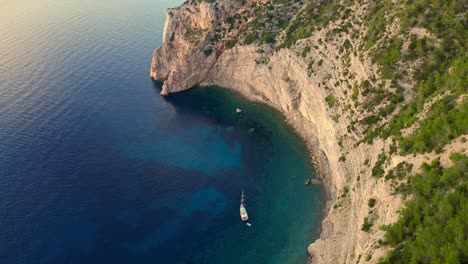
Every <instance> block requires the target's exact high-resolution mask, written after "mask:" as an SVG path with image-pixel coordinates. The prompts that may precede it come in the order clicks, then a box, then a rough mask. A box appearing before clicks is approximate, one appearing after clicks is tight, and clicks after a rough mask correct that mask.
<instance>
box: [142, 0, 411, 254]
mask: <svg viewBox="0 0 468 264" xmlns="http://www.w3.org/2000/svg"><path fill="white" fill-rule="evenodd" d="M255 2H261V3H263V2H265V3H266V2H267V1H255V0H248V1H229V0H218V1H214V2H212V1H209V2H203V1H202V2H199V1H190V2H187V3H185V4H183V5H182V6H181V7H179V8H176V9H170V10H168V11H167V20H166V24H165V27H164V37H163V44H162V46H161V47H160V48H159V49H156V51H155V52H154V54H153V61H152V65H151V77H152V78H154V79H156V80H161V81H164V85H163V89H162V91H161V94H163V95H164V94H168V93H174V92H178V91H183V90H186V89H189V88H191V87H193V86H195V85H199V86H212V85H215V86H220V87H225V88H228V89H232V90H235V91H237V92H239V93H241V94H242V95H244V96H245V97H246V98H248V99H250V100H252V101H256V102H261V103H265V104H268V105H270V106H272V107H274V108H276V109H278V110H280V111H281V112H282V113H283V114H284V116H285V117H286V120H287V122H288V123H289V124H291V125H292V126H293V127H294V128H295V129H296V131H297V132H298V133H299V134H300V135H301V136H302V137H303V138H304V139H305V141H306V142H308V144H309V145H310V149H311V152H312V154H313V156H312V161H313V162H314V163H315V167H316V168H317V169H318V170H319V174H320V176H321V180H322V182H323V183H324V185H325V187H326V189H327V194H328V201H327V206H326V210H325V212H324V216H325V217H324V220H323V225H322V230H321V234H320V238H319V239H317V240H316V241H314V242H313V243H312V244H310V245H309V246H308V252H309V253H310V255H311V257H312V258H311V260H312V261H313V262H316V263H364V262H365V263H373V262H376V261H377V260H378V259H379V257H381V256H383V254H385V252H386V250H387V248H385V247H384V246H382V245H380V244H379V242H378V241H379V240H380V239H382V238H383V231H380V229H379V227H380V226H382V225H386V224H390V223H393V222H395V221H396V220H397V218H398V213H397V212H398V210H399V209H400V208H401V205H402V199H401V197H399V196H395V195H392V188H391V186H390V185H389V184H388V183H387V182H385V180H384V179H376V178H374V177H372V172H371V171H372V165H373V164H375V163H376V162H377V160H378V155H379V154H380V153H382V151H385V152H388V151H389V148H390V145H391V142H390V141H384V140H381V139H378V140H374V142H373V144H370V145H369V144H365V143H362V144H357V143H358V142H359V141H360V140H361V139H362V137H363V133H362V132H363V131H362V130H363V129H362V128H361V129H359V128H357V129H351V127H352V126H354V123H353V120H356V118H359V117H356V115H357V113H359V111H357V109H356V105H358V104H356V103H355V102H354V103H353V102H352V101H350V95H349V94H350V93H351V91H350V87H351V84H352V83H353V82H354V83H362V82H364V81H366V80H371V79H376V78H377V81H378V76H379V74H378V70H377V67H376V66H375V65H374V64H372V63H371V61H370V59H369V58H368V57H367V56H366V55H365V54H360V55H358V54H356V53H353V52H348V53H346V54H344V53H345V52H344V51H343V49H345V48H346V47H343V43H346V42H347V41H348V43H349V45H350V46H354V47H356V46H358V45H360V44H362V35H359V34H358V36H357V37H356V36H351V33H349V34H348V33H346V32H341V33H340V34H335V33H334V32H335V31H334V30H335V29H336V28H337V27H338V26H340V25H343V24H344V21H342V20H341V19H338V20H337V21H333V23H330V24H328V25H327V26H325V27H322V28H319V29H317V30H315V31H314V32H313V33H312V35H311V36H310V37H308V38H306V39H302V40H299V41H298V42H297V43H296V44H294V45H292V46H291V47H289V48H282V49H279V48H275V47H273V46H272V45H266V44H263V45H261V44H250V45H240V44H239V43H237V44H236V41H237V38H238V36H239V34H241V31H242V28H243V26H244V25H245V24H246V23H248V22H249V21H252V20H254V19H255V17H253V16H251V17H248V16H247V15H246V14H249V12H246V11H248V9H249V8H252V7H253V6H254V5H253V3H255ZM296 4H300V3H296ZM365 8H366V6H365V3H361V4H355V5H353V6H352V7H350V9H351V11H350V12H351V13H354V14H356V17H355V18H354V20H359V14H362V12H364V11H363V10H365ZM237 14H244V16H240V15H239V17H240V18H241V19H239V20H238V21H240V22H239V23H238V24H236V26H235V27H233V26H232V24H231V25H229V24H228V23H227V22H226V21H228V20H229V18H232V17H235V16H236V15H237ZM251 14H253V12H251ZM354 22H355V21H351V20H349V21H346V24H347V25H348V24H349V25H351V27H354V30H355V31H356V32H360V31H363V29H362V28H361V25H363V23H354ZM364 26H365V25H364ZM331 33H333V34H331ZM280 37H281V36H280ZM306 47H308V48H307V49H306ZM305 50H308V52H305ZM377 81H375V82H376V83H377ZM350 83H351V84H350ZM402 86H404V84H402ZM356 98H357V99H356ZM356 98H355V99H354V100H357V102H358V103H359V100H363V99H364V98H363V97H362V96H357V95H356ZM411 159H412V158H411V157H406V158H405V161H406V162H409V163H411V162H412V160H411ZM401 160H403V159H402V158H401V157H393V158H392V160H391V162H390V164H391V166H393V167H394V166H396V164H397V163H398V162H400V161H401ZM419 164H420V162H419ZM391 166H389V167H388V168H387V170H388V169H389V168H390V167H391ZM371 199H374V200H375V205H373V206H372V208H371V207H370V206H369V205H368V202H369V200H371ZM365 219H367V221H368V222H371V223H372V226H371V227H369V228H368V230H365V231H363V230H361V227H363V223H364V221H365ZM311 242H312V241H311ZM304 247H307V245H304Z"/></svg>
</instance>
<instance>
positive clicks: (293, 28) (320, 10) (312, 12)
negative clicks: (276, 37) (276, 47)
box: [280, 0, 341, 47]
mask: <svg viewBox="0 0 468 264" xmlns="http://www.w3.org/2000/svg"><path fill="white" fill-rule="evenodd" d="M339 2H340V1H337V0H331V1H309V2H308V3H307V6H306V7H305V8H304V9H302V10H301V12H300V13H299V14H297V15H296V19H294V20H293V21H291V22H290V25H289V28H288V29H287V31H286V37H285V39H284V41H283V43H282V44H281V46H280V47H290V46H291V45H293V44H294V43H296V42H297V41H298V40H299V39H303V38H307V37H310V36H311V35H312V32H313V31H314V30H315V29H316V27H318V26H325V25H327V24H328V23H329V22H330V21H334V20H336V19H337V18H338V17H339V14H340V10H341V6H340V5H339Z"/></svg>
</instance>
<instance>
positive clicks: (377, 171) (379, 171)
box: [372, 153, 387, 178]
mask: <svg viewBox="0 0 468 264" xmlns="http://www.w3.org/2000/svg"><path fill="white" fill-rule="evenodd" d="M386 160H387V156H385V153H380V154H379V156H378V158H377V162H376V163H375V165H374V167H373V168H372V176H373V177H376V178H380V177H382V176H383V175H384V173H385V171H384V169H383V168H382V166H383V164H384V163H385V161H386Z"/></svg>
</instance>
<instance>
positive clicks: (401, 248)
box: [380, 154, 468, 264]
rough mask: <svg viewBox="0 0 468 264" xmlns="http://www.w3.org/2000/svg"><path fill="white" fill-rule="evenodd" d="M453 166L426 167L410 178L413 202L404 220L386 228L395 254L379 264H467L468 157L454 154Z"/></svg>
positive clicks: (402, 213) (386, 237) (387, 236)
mask: <svg viewBox="0 0 468 264" xmlns="http://www.w3.org/2000/svg"><path fill="white" fill-rule="evenodd" d="M451 160H452V161H453V163H454V165H453V166H452V167H450V168H442V166H441V165H440V163H439V161H438V160H435V161H433V162H432V163H431V164H423V166H422V167H421V169H422V172H421V173H420V174H416V175H414V176H411V177H409V180H408V188H406V189H407V191H408V192H409V193H410V194H411V197H412V198H411V200H410V201H408V202H407V203H406V206H405V208H404V209H403V210H402V211H401V212H400V216H401V218H400V219H399V220H398V221H397V222H396V223H395V224H393V225H390V226H386V227H384V228H383V229H384V230H386V231H387V233H386V234H385V243H386V244H388V245H390V246H391V247H392V248H393V249H392V251H391V252H390V253H389V254H388V256H386V257H385V258H383V259H382V260H381V261H380V263H383V264H386V263H466V262H468V218H467V215H468V177H467V173H468V157H467V156H465V155H461V154H452V156H451Z"/></svg>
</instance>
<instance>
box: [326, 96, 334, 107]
mask: <svg viewBox="0 0 468 264" xmlns="http://www.w3.org/2000/svg"><path fill="white" fill-rule="evenodd" d="M325 102H327V105H328V107H330V108H332V107H333V106H334V105H335V103H336V99H335V97H334V96H333V95H331V94H329V95H327V96H326V97H325Z"/></svg>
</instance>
